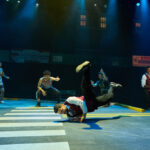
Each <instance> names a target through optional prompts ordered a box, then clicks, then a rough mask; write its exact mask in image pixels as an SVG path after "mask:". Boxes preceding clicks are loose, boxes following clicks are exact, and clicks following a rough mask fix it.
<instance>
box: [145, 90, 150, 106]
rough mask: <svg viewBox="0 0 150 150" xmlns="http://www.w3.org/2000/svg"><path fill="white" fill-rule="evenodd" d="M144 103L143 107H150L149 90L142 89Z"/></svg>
mask: <svg viewBox="0 0 150 150" xmlns="http://www.w3.org/2000/svg"><path fill="white" fill-rule="evenodd" d="M144 103H145V106H144V107H145V109H147V108H150V92H148V91H147V90H146V89H144Z"/></svg>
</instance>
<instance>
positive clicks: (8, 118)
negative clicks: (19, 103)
mask: <svg viewBox="0 0 150 150" xmlns="http://www.w3.org/2000/svg"><path fill="white" fill-rule="evenodd" d="M40 119H41V120H52V119H57V120H58V119H59V120H60V119H61V117H60V116H49V117H0V120H40Z"/></svg>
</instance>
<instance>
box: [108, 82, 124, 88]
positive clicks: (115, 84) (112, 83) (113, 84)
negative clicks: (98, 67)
mask: <svg viewBox="0 0 150 150" xmlns="http://www.w3.org/2000/svg"><path fill="white" fill-rule="evenodd" d="M110 86H112V87H122V85H121V84H119V83H115V82H110Z"/></svg>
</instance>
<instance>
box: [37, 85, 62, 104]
mask: <svg viewBox="0 0 150 150" xmlns="http://www.w3.org/2000/svg"><path fill="white" fill-rule="evenodd" d="M42 89H43V90H44V91H45V92H46V97H50V96H52V97H55V98H56V99H57V101H60V91H59V90H58V89H56V88H54V87H50V88H48V89H44V88H42ZM42 97H43V95H42V92H41V91H39V90H37V92H36V99H41V98H42Z"/></svg>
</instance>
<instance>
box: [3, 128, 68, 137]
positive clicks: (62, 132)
mask: <svg viewBox="0 0 150 150" xmlns="http://www.w3.org/2000/svg"><path fill="white" fill-rule="evenodd" d="M58 135H59V136H60V135H66V133H65V130H32V131H0V138H4V137H31V136H36V137H37V136H58Z"/></svg>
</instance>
